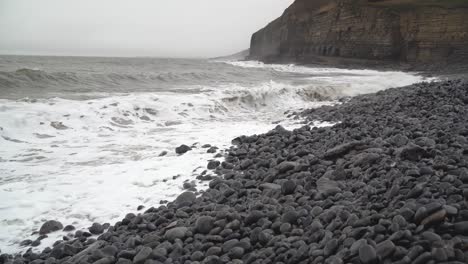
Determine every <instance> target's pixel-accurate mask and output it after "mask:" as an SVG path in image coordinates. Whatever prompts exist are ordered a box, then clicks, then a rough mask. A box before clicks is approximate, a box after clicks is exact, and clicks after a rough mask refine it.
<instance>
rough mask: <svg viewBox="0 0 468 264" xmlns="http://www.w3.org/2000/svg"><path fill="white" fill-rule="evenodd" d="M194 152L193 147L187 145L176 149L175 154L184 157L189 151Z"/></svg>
mask: <svg viewBox="0 0 468 264" xmlns="http://www.w3.org/2000/svg"><path fill="white" fill-rule="evenodd" d="M190 150H192V148H191V147H189V146H187V145H180V146H179V147H177V148H176V149H175V152H176V153H177V154H179V155H182V154H185V153H186V152H187V151H190Z"/></svg>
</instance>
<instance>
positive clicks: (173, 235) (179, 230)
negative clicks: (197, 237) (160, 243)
mask: <svg viewBox="0 0 468 264" xmlns="http://www.w3.org/2000/svg"><path fill="white" fill-rule="evenodd" d="M187 231H188V229H187V228H186V227H176V228H173V229H169V230H167V231H166V234H165V235H164V238H166V239H167V240H169V241H174V240H175V239H183V238H184V237H185V235H186V234H187Z"/></svg>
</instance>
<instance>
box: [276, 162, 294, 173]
mask: <svg viewBox="0 0 468 264" xmlns="http://www.w3.org/2000/svg"><path fill="white" fill-rule="evenodd" d="M295 167H296V163H294V162H288V161H284V162H282V163H281V164H279V165H278V167H277V169H278V171H279V172H280V173H284V172H287V171H290V170H293V169H294V168H295Z"/></svg>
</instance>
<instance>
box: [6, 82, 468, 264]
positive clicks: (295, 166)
mask: <svg viewBox="0 0 468 264" xmlns="http://www.w3.org/2000/svg"><path fill="white" fill-rule="evenodd" d="M467 105H468V84H467V83H466V82H462V81H445V82H438V83H428V84H415V85H411V86H407V87H402V88H392V89H389V90H386V91H382V92H378V93H376V94H370V95H362V96H357V97H353V98H351V99H350V100H349V101H348V102H346V103H345V104H342V105H337V106H325V107H321V108H317V109H310V110H306V111H304V112H302V113H300V114H299V113H298V114H297V115H296V116H301V117H303V118H306V119H307V120H308V121H310V122H312V121H316V120H322V121H329V122H340V123H338V124H337V125H335V126H332V127H327V128H314V129H310V128H308V127H307V126H306V127H302V128H300V129H296V130H293V131H287V130H285V129H283V128H281V127H277V128H276V129H274V130H272V131H269V132H267V133H265V134H262V135H254V136H241V137H238V138H236V139H234V140H233V145H234V146H233V147H231V148H230V149H229V150H228V154H227V156H226V157H225V161H224V162H222V163H221V164H217V165H218V166H219V167H217V173H218V175H221V176H223V178H217V179H214V180H213V181H211V182H210V183H209V189H207V190H206V191H205V192H204V193H203V194H202V195H201V196H200V197H198V198H197V197H196V196H195V195H194V194H192V193H190V192H184V193H182V194H181V195H179V196H178V198H177V199H176V200H175V201H173V202H170V203H169V204H168V205H167V206H160V207H159V208H150V209H148V210H146V212H145V213H144V214H139V215H134V214H128V215H127V217H126V218H125V219H123V220H122V221H120V222H117V223H116V224H115V226H113V227H110V228H109V230H108V231H107V232H105V233H104V234H102V235H101V236H100V237H99V239H98V242H94V241H93V240H89V239H87V235H86V234H83V232H81V235H79V236H77V237H76V240H71V241H68V242H64V243H56V245H55V246H54V247H53V248H52V249H51V250H50V251H49V250H45V251H44V252H43V253H41V254H36V253H32V252H26V253H25V254H24V255H23V257H19V256H16V258H15V259H16V261H23V262H34V263H38V264H39V263H62V262H67V263H78V262H81V261H85V260H86V262H89V263H92V262H96V261H98V263H119V264H124V263H130V262H131V261H133V262H134V263H146V262H148V263H185V262H186V261H191V263H196V262H197V261H198V262H200V263H227V262H232V263H260V262H261V261H267V262H268V261H269V262H272V263H280V262H284V263H286V262H287V263H300V262H301V261H302V262H303V261H306V263H322V262H325V261H326V262H328V263H344V262H350V261H351V262H353V263H359V262H358V261H360V262H362V263H377V262H378V261H384V260H394V261H401V263H406V262H405V261H408V259H405V255H408V256H410V257H409V258H410V261H422V262H419V263H426V262H427V261H429V260H434V259H435V258H439V257H441V256H442V257H444V256H446V259H445V260H444V261H449V260H450V261H466V260H468V254H467V252H466V246H467V245H468V240H466V238H464V236H461V235H457V232H458V233H462V234H465V235H468V222H465V221H468V210H467V209H468V208H467V205H466V201H465V199H466V198H467V196H468V194H465V192H468V185H467V183H468V178H467V177H468V168H467V166H468V164H467V163H466V155H468V142H467V138H466V137H467V136H468V124H467V122H466V121H467V116H468V113H467V112H468V106H467ZM421 110H422V111H421ZM454 121H457V123H455V122H454ZM451 123H452V124H453V125H452V126H450V124H451ZM429 128H430V129H429ZM465 130H466V131H465ZM451 138H454V141H455V142H451V140H452V139H451ZM453 159H455V161H456V162H455V163H453V161H452V160H453ZM212 166H215V165H214V164H213V165H212ZM465 185H467V186H465ZM465 187H466V188H465ZM440 189H443V190H444V192H442V191H440ZM91 245H92V246H91ZM463 249H465V251H464V250H463ZM84 253H90V255H89V256H87V255H86V254H84ZM408 256H406V257H408ZM8 257H9V256H6V255H2V257H1V258H0V262H1V263H8V262H10V261H12V260H13V259H9V258H8ZM51 258H54V259H51ZM41 259H42V260H41ZM307 260H308V262H307ZM340 261H341V262H340ZM441 261H442V259H441ZM453 263H457V262H453Z"/></svg>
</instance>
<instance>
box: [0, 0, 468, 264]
mask: <svg viewBox="0 0 468 264" xmlns="http://www.w3.org/2000/svg"><path fill="white" fill-rule="evenodd" d="M290 3H291V5H290V6H289V7H288V8H287V9H286V10H285V11H284V12H283V14H282V15H281V16H280V17H279V18H277V19H276V20H274V21H272V22H270V23H269V24H268V25H266V26H265V27H264V28H262V29H260V30H258V28H257V30H258V31H257V32H255V33H254V34H253V35H252V37H251V41H250V49H247V50H244V51H242V52H239V53H236V54H234V55H231V56H225V57H215V58H213V59H205V58H199V57H196V56H194V54H195V51H194V50H195V48H197V47H198V48H203V47H204V45H202V44H200V43H201V42H200V43H198V42H194V43H191V45H193V47H191V46H190V45H188V46H189V47H183V46H184V45H182V46H177V45H173V44H171V45H169V46H171V47H169V48H170V49H169V50H173V51H174V52H176V53H174V54H175V55H174V56H175V57H176V58H167V57H166V56H161V57H151V56H149V57H148V56H139V57H130V55H128V54H130V53H128V54H127V53H117V55H122V54H123V55H124V56H116V57H111V56H109V57H86V56H85V55H83V54H84V53H83V54H82V53H78V54H81V55H80V56H56V55H55V54H56V53H54V52H52V53H51V54H54V56H23V55H16V53H11V54H10V53H8V54H10V55H1V56H0V125H1V126H0V143H1V145H2V148H0V215H2V217H1V218H0V264H29V263H31V264H88V263H89V264H91V263H92V264H132V263H133V264H172V263H174V264H189V263H194V264H224V263H229V264H267V263H272V264H306V263H311V264H322V263H324V264H381V263H382V264H391V263H394V264H436V263H445V264H463V263H468V73H467V72H468V66H467V65H468V48H467V47H468V23H467V20H468V15H467V14H468V1H466V0H453V1H452V0H450V1H449V0H447V1H432V0H330V1H328V0H326V1H325V0H316V1H311V0H295V1H292V0H291V1H290ZM10 4H11V3H10ZM257 4H258V3H257ZM161 6H162V7H164V5H161ZM221 6H223V5H221ZM240 6H241V7H242V8H244V9H242V10H244V11H243V12H246V11H247V9H245V8H246V6H245V5H243V4H240ZM252 6H254V5H252ZM11 7H14V5H11ZM20 7H21V5H20V6H17V7H15V8H17V9H12V10H16V11H17V12H20V11H21V12H24V10H23V9H21V8H20ZM18 8H19V9H18ZM106 8H107V7H106ZM120 8H123V6H121V7H120ZM158 8H159V6H158ZM166 8H167V6H166ZM193 8H195V6H194V7H193ZM196 8H199V9H202V10H203V11H205V12H206V10H207V9H206V8H204V7H203V6H201V5H200V6H198V4H197V5H196ZM256 8H258V7H256ZM127 9H128V8H123V9H121V10H122V11H125V12H124V14H125V17H126V15H127ZM221 9H222V8H221ZM221 9H220V10H221ZM83 10H85V9H83ZM148 10H149V9H148ZM161 10H162V9H161ZM167 10H169V11H170V10H171V9H167ZM175 10H177V14H178V15H180V12H179V8H178V7H177V8H175V9H174V10H172V12H175ZM223 10H224V9H223ZM226 10H229V12H232V13H235V12H234V11H233V10H232V8H231V7H229V8H227V7H226V8H225V10H224V12H226ZM239 10H241V9H239ZM252 10H254V9H253V8H252ZM255 10H257V9H255ZM143 11H146V8H145V10H143V9H142V10H140V12H143ZM169 11H168V12H167V14H168V15H171V14H170V12H169ZM248 11H251V10H248ZM259 11H260V10H259ZM264 11H266V10H264ZM21 12H20V13H21ZM220 12H222V10H221V11H220ZM237 12H238V11H237ZM193 13H197V12H193ZM214 13H216V15H219V14H218V13H217V12H214ZM21 14H23V13H21ZM85 14H86V19H84V18H80V19H78V20H77V21H81V23H83V22H84V21H88V12H85ZM135 14H137V13H135ZM162 14H166V11H164V12H163V13H162ZM162 14H160V15H162ZM197 14H198V13H197ZM220 14H221V13H220ZM23 15H24V14H23ZM148 15H149V16H148V18H150V19H151V20H152V19H154V16H155V15H154V14H153V13H152V12H150V13H148ZM211 15H214V14H213V12H211V10H210V14H209V16H210V17H211ZM203 16H204V15H203ZM203 16H202V15H200V16H199V17H197V18H196V19H195V18H191V17H189V16H188V14H185V13H184V14H183V16H182V17H183V19H189V18H190V23H192V22H194V21H195V20H196V21H198V20H200V19H201V18H202V17H203ZM12 17H14V18H15V19H16V16H12ZM18 17H21V16H18ZM24 17H27V16H26V15H24ZM44 17H46V16H45V15H44ZM138 17H140V16H138ZM173 17H174V18H175V16H173V15H171V19H172V18H173ZM117 18H119V17H118V16H113V17H112V19H117ZM238 18H239V17H237V19H238ZM67 19H68V18H67V17H65V16H64V17H62V18H60V20H58V21H62V20H63V21H66V20H67ZM112 19H110V20H109V21H107V22H106V23H109V25H111V27H116V28H117V29H118V30H116V31H115V32H119V34H118V35H119V36H120V35H121V34H120V29H121V28H129V29H131V31H132V32H133V33H134V34H135V36H137V35H138V34H143V35H144V37H145V39H146V40H150V37H155V36H157V38H160V39H166V37H167V36H173V35H177V34H174V32H176V31H177V32H183V33H184V34H181V35H180V36H179V37H181V38H182V39H183V41H176V42H177V43H184V42H186V40H187V39H189V37H188V36H189V35H187V34H186V33H187V32H188V29H187V27H185V24H184V23H182V21H183V19H182V18H180V21H179V20H177V21H178V22H180V25H179V24H177V23H172V22H171V25H172V24H174V25H175V24H177V25H176V26H184V29H178V30H169V27H166V26H167V25H164V22H157V23H154V25H153V26H152V27H150V28H151V30H157V29H159V30H162V33H160V34H157V33H154V32H151V34H149V32H146V31H145V30H143V28H140V26H142V25H146V24H145V23H143V22H142V21H140V22H141V23H140V24H138V26H137V27H138V30H134V28H133V27H132V26H131V25H130V24H128V25H127V23H128V22H129V21H131V19H128V21H126V20H125V23H123V24H122V25H120V24H119V23H111V21H113V20H112ZM119 19H120V18H119ZM207 19H208V18H207ZM209 19H210V20H209V22H207V23H210V25H211V23H213V21H214V20H211V18H209ZM223 19H224V18H223ZM0 20H1V19H0ZM101 20H102V19H101V16H99V21H101ZM51 21H52V20H51ZM122 21H124V20H122ZM132 21H133V20H132ZM164 21H165V20H164ZM0 22H1V21H0ZM250 22H251V21H250V20H249V23H250ZM60 23H61V22H60ZM60 23H59V22H57V23H53V24H54V26H55V24H60ZM99 23H100V22H99ZM146 23H148V21H147V22H146ZM0 24H1V23H0ZM104 24H105V23H104ZM31 25H32V24H31ZM38 25H39V24H38ZM64 25H66V24H64ZM160 25H163V26H161V27H160ZM194 25H195V24H194ZM231 25H237V24H235V23H231ZM219 27H220V28H221V27H222V26H221V25H220V26H219ZM53 28H55V27H51V28H50V30H52V29H53ZM64 28H65V27H64ZM91 28H93V29H94V26H93V27H91V24H89V26H88V27H86V28H85V29H84V30H83V31H82V33H83V34H84V35H83V36H80V38H79V39H80V40H81V39H90V40H93V37H91V38H90V37H89V34H91V33H92V34H91V36H97V35H99V34H98V33H97V32H98V31H94V30H90V29H91ZM97 28H99V27H97ZM97 28H96V30H97ZM195 28H197V29H200V28H201V29H203V30H205V29H206V32H209V31H208V27H207V28H205V27H195V26H194V27H193V28H192V29H195ZM186 30H187V32H186ZM210 30H217V31H219V30H218V29H217V28H216V27H214V28H211V29H210ZM67 31H68V28H67ZM76 31H78V30H76ZM224 31H226V32H230V33H231V32H232V30H231V31H229V30H227V29H224ZM103 32H106V34H107V33H108V32H107V31H103ZM168 32H170V34H169V33H168ZM210 32H211V31H210ZM46 33H47V32H46ZM85 33H86V34H85ZM133 33H132V34H133ZM137 33H138V34H137ZM218 33H219V34H208V33H206V35H217V36H216V37H215V38H218V40H220V38H223V36H222V34H221V32H218ZM236 33H237V32H236ZM106 34H102V35H106ZM200 34H201V33H200ZM203 34H205V33H203ZM249 34H250V33H249ZM45 35H47V34H45ZM218 35H219V36H218ZM229 35H233V34H229ZM58 36H62V35H61V34H59V35H57V36H56V37H57V38H58ZM85 36H88V37H85ZM106 36H107V37H105V38H104V39H101V38H96V40H99V41H98V42H100V41H103V40H106V41H104V42H105V43H104V42H103V43H104V44H106V43H107V44H106V45H110V44H109V43H110V42H109V43H108V41H107V40H109V41H110V40H112V39H113V38H112V37H111V35H106ZM161 36H162V37H161ZM196 36H197V37H200V36H199V35H196ZM229 37H231V36H229ZM60 38H61V37H60ZM200 38H201V37H200ZM39 39H40V38H39ZM128 39H129V40H130V39H133V38H128ZM160 39H154V41H153V42H151V41H149V43H148V44H147V45H150V44H151V43H153V44H154V45H156V46H158V45H157V43H160V42H161V40H160ZM201 39H203V38H201ZM21 40H22V41H24V39H23V38H21ZM116 40H117V39H114V41H116ZM132 41H133V40H132ZM111 42H112V41H111ZM134 42H135V43H134V44H138V45H137V46H138V47H140V48H138V49H136V50H139V52H144V51H145V50H144V49H143V48H142V47H143V46H141V45H140V44H142V43H146V42H145V41H141V40H138V39H136V38H135V39H134ZM44 43H46V42H44ZM54 43H55V41H54ZM90 43H91V42H90ZM209 43H211V44H213V45H214V44H216V45H215V47H218V46H222V45H221V44H220V43H218V42H217V41H216V40H214V39H213V40H210V41H209ZM130 44H131V42H130V41H129V47H130V46H131V45H130ZM153 44H152V45H153ZM233 45H234V44H233ZM0 46H1V45H0ZM81 46H85V45H80V47H79V51H80V52H82V48H83V47H81ZM92 46H93V45H92V44H89V47H92ZM96 47H97V46H96ZM115 47H118V49H117V50H120V52H123V48H122V47H123V46H122V43H121V42H118V43H117V44H116V46H115ZM233 47H234V46H233ZM233 47H229V48H230V49H231V48H233ZM0 48H1V47H0ZM121 48H122V49H121ZM153 48H154V49H155V50H158V48H156V47H152V46H151V47H148V49H147V51H151V50H153ZM183 48H184V49H187V50H189V51H191V49H194V50H193V51H191V52H194V54H192V53H190V54H192V55H193V58H192V57H190V58H181V56H182V55H180V53H179V52H180V51H181V50H183ZM51 50H52V51H53V49H51ZM97 50H98V51H107V50H108V49H107V48H102V49H97ZM0 51H1V49H0ZM162 51H164V49H161V50H160V52H162ZM109 52H110V51H109ZM58 54H61V53H58ZM63 54H65V53H63ZM126 54H127V55H126ZM164 54H165V53H164ZM171 54H172V53H171ZM210 54H211V53H210ZM192 55H191V56H192ZM125 56H129V57H125Z"/></svg>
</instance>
